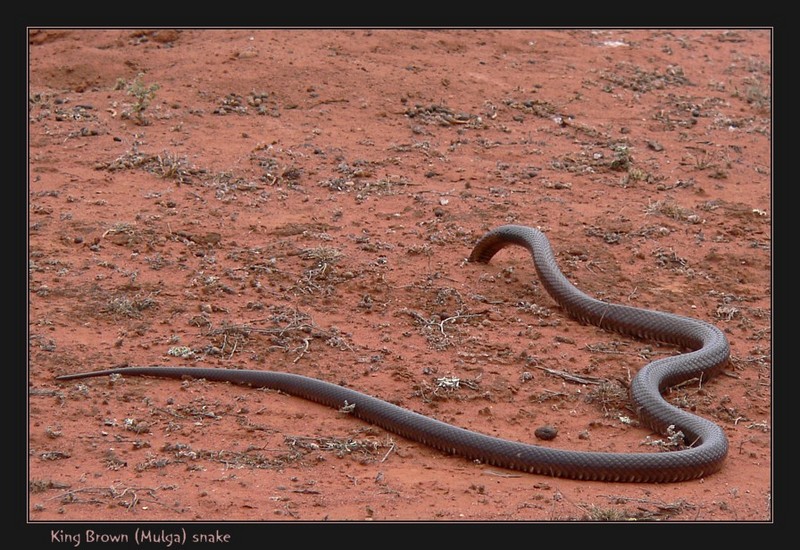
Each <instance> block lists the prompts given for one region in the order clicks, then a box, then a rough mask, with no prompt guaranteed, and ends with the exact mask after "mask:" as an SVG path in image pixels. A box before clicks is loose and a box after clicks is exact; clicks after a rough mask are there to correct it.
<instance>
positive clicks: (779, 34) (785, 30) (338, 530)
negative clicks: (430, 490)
mask: <svg viewBox="0 0 800 550" xmlns="http://www.w3.org/2000/svg"><path fill="white" fill-rule="evenodd" d="M128 7H129V8H130V11H131V12H133V11H137V12H139V13H144V14H145V16H141V17H139V19H146V18H147V17H146V14H147V13H155V12H157V11H158V10H155V11H153V10H143V9H142V7H141V6H138V7H137V8H136V10H134V9H133V6H128ZM266 7H267V8H268V6H266ZM650 7H651V8H653V7H654V6H652V5H651V6H650ZM697 7H698V6H694V7H692V9H686V8H681V7H678V6H675V5H669V6H668V7H667V6H666V5H662V6H661V8H660V9H659V11H661V10H665V9H667V8H668V9H669V11H671V12H673V13H686V14H692V15H694V14H695V8H697ZM397 8H398V11H401V10H402V11H412V10H414V7H413V6H408V5H398V6H397ZM489 8H490V7H487V6H484V7H483V8H482V9H481V11H489ZM40 9H42V10H43V11H44V9H45V8H44V7H41V8H40ZM70 9H71V11H72V12H73V13H75V12H77V11H81V9H80V8H79V7H77V6H72V7H71V8H70ZM92 9H93V10H95V11H96V10H98V8H92ZM179 9H181V10H182V11H184V10H186V9H187V8H179ZM241 9H242V10H245V9H251V8H246V7H244V6H241ZM344 9H345V8H343V7H341V6H339V7H338V8H331V11H339V13H337V14H335V15H334V16H333V17H330V16H328V15H327V14H322V13H319V10H317V8H316V7H314V8H312V7H311V6H309V7H308V12H309V13H307V14H304V15H302V16H294V17H291V16H290V17H288V18H286V17H283V16H282V17H281V20H280V23H281V24H280V26H281V27H286V26H298V27H304V28H306V27H332V26H343V27H376V26H377V27H389V28H401V27H403V28H405V27H463V26H466V27H480V28H497V27H501V28H513V27H519V28H529V27H539V26H546V27H556V28H557V27H563V28H575V27H584V26H589V27H637V28H651V27H652V28H656V27H659V28H660V27H664V26H678V27H681V26H682V27H692V28H695V27H704V26H712V27H728V26H732V27H747V28H750V27H760V28H764V27H766V28H770V29H772V32H773V96H772V97H773V105H772V119H773V135H772V139H773V141H772V143H773V149H772V153H773V159H772V160H773V164H772V206H773V210H772V220H773V224H772V245H773V249H772V266H771V270H772V306H773V310H772V314H773V324H772V326H773V334H772V338H773V347H772V349H773V352H772V353H773V373H772V384H773V394H772V398H773V406H772V415H773V418H772V430H773V431H772V436H773V457H772V469H773V502H772V521H768V522H754V523H748V522H735V523H731V522H720V523H712V524H709V523H698V524H691V523H677V522H675V523H673V522H666V523H665V526H667V525H669V526H671V527H676V528H677V527H680V528H681V529H682V530H683V529H685V530H687V534H690V533H689V530H692V529H700V530H701V531H706V530H710V529H716V532H714V533H708V534H709V535H712V536H714V537H715V539H714V541H715V543H724V542H726V541H728V540H735V541H738V542H740V543H741V542H746V541H747V540H748V539H749V537H750V536H753V541H754V542H755V541H756V540H758V541H759V542H760V543H761V544H763V543H764V542H767V540H765V539H764V535H765V534H766V533H765V532H764V529H763V528H770V530H771V531H772V530H773V529H775V530H777V529H781V530H783V529H787V530H788V526H787V525H786V521H787V517H788V516H790V515H791V508H790V506H791V502H790V501H789V500H788V499H789V495H787V493H789V491H791V489H789V485H788V483H787V482H786V481H785V480H784V477H786V476H785V473H786V464H785V461H784V458H786V457H787V456H788V455H787V453H789V452H791V448H788V447H787V446H786V445H785V441H784V438H782V437H780V435H781V432H783V430H784V424H786V429H787V430H791V428H790V426H791V425H792V418H791V415H792V414H793V413H792V410H791V409H789V405H788V403H790V400H791V399H792V393H791V392H796V391H797V389H796V386H795V384H793V383H791V382H790V381H788V380H787V379H786V375H787V374H790V375H794V373H795V371H796V368H795V367H793V366H792V365H790V364H787V363H785V362H782V361H781V359H782V358H784V357H786V356H787V354H786V353H783V352H784V351H786V349H785V340H784V339H783V338H781V335H782V332H781V331H777V330H774V329H775V328H776V327H779V326H780V328H788V327H787V325H786V324H783V325H781V324H780V323H779V322H778V319H780V318H781V317H783V314H784V311H786V310H788V309H789V307H788V303H787V302H788V300H787V299H786V298H784V296H785V295H784V293H783V292H784V291H785V290H786V278H787V277H788V273H789V272H788V270H789V269H791V268H792V266H791V265H783V264H782V263H781V262H780V258H781V256H780V254H779V253H778V250H779V249H780V248H781V247H782V246H784V239H781V238H776V237H778V236H779V235H781V234H782V235H788V231H790V230H791V228H790V227H788V226H786V224H785V221H784V220H786V219H787V216H786V215H785V213H784V211H785V210H786V209H788V208H791V207H792V206H794V205H793V203H792V202H790V201H792V197H791V196H789V197H786V196H784V194H785V193H784V191H786V190H789V189H791V188H792V186H793V184H794V181H793V180H794V177H793V176H794V174H792V173H790V172H789V170H788V169H786V168H787V167H786V164H787V162H786V159H787V158H788V156H789V155H790V154H791V153H790V152H789V151H788V147H789V144H791V134H790V133H788V131H789V130H790V129H791V128H792V121H793V120H794V117H792V116H791V111H792V108H791V107H792V105H791V100H789V99H788V98H790V97H791V94H790V92H789V90H788V87H789V86H790V85H791V84H792V82H791V76H789V75H790V74H791V73H790V72H789V71H782V70H780V69H782V68H783V66H784V64H785V63H790V62H791V61H790V60H791V59H792V58H791V57H789V56H790V52H791V51H792V50H794V49H796V47H794V45H793V43H794V40H792V38H793V36H792V34H791V33H792V32H794V30H793V29H791V28H789V27H788V25H778V24H776V23H775V20H774V19H776V18H774V17H770V16H763V17H759V16H755V17H752V18H751V20H750V21H747V22H742V21H736V22H733V21H731V19H732V17H731V16H726V15H725V14H724V13H723V14H717V15H718V16H716V15H712V16H711V17H710V18H708V17H707V18H706V20H707V23H706V25H703V24H698V23H697V22H692V23H688V24H687V23H684V24H683V25H675V24H674V23H669V22H667V23H665V22H664V21H651V22H649V23H644V24H643V23H642V21H641V18H640V17H638V12H637V11H636V10H634V11H626V8H624V7H623V6H621V5H614V6H611V5H607V6H605V8H604V10H613V11H615V12H617V13H614V14H613V15H614V16H615V17H617V16H619V17H617V19H616V20H615V21H614V22H613V24H608V23H606V24H598V23H597V18H596V17H595V16H594V15H593V14H585V15H582V14H580V13H576V12H581V11H582V8H579V7H578V6H577V5H575V6H572V8H571V9H569V10H564V11H568V12H569V13H567V14H565V15H561V16H558V17H556V20H557V21H558V19H559V17H560V18H561V22H560V23H559V22H556V23H555V24H553V21H552V19H553V18H552V17H550V18H548V21H544V20H543V19H542V18H541V17H539V16H537V15H536V13H535V11H536V7H535V6H530V7H529V8H528V9H527V10H526V12H525V13H524V14H523V15H521V16H520V17H513V16H512V18H511V19H512V20H515V21H518V22H516V23H511V24H509V21H508V19H509V17H508V14H512V15H513V14H514V13H515V12H517V13H519V11H520V7H514V6H506V7H505V9H504V10H503V9H501V7H500V6H495V7H491V9H492V10H493V11H495V13H494V14H491V13H482V14H481V16H480V17H475V16H474V15H468V16H459V14H458V11H459V9H463V8H452V9H449V10H447V11H449V12H451V13H450V14H449V15H447V16H444V17H439V19H438V22H437V21H433V22H430V18H429V17H428V15H426V16H425V17H426V18H428V20H429V21H428V22H427V23H424V24H420V23H419V22H417V23H416V24H415V23H407V24H395V23H393V24H386V23H380V22H376V21H374V19H375V17H374V16H369V15H366V16H363V17H361V18H359V17H357V16H356V17H350V19H349V20H348V22H347V24H345V25H333V24H332V21H336V20H337V18H339V17H341V10H344ZM498 10H499V11H498ZM267 11H268V9H267ZM715 11H721V10H720V8H715ZM311 12H317V13H316V15H314V13H311ZM240 13H244V12H240ZM416 13H420V12H416ZM126 15H127V14H126ZM130 15H132V16H133V17H130V18H126V19H125V21H124V23H122V24H120V23H119V22H117V23H109V22H104V23H103V24H97V23H93V24H91V25H90V26H103V27H106V26H110V27H117V26H120V27H126V28H127V27H152V26H159V27H161V26H171V25H169V24H165V23H163V22H162V23H159V24H158V25H153V24H152V21H144V20H141V21H137V17H136V14H134V13H131V14H130ZM348 17H349V16H348ZM73 18H74V17H73ZM56 19H58V21H56ZM67 19H68V18H67ZM370 19H372V20H370ZM465 19H469V20H470V21H469V22H466V21H465ZM633 19H636V21H633ZM667 19H669V18H667ZM784 19H785V20H786V21H788V20H789V18H788V16H787V17H785V18H784ZM540 21H541V22H540ZM523 22H527V23H528V24H523ZM15 23H17V24H16V25H15V27H14V28H13V29H11V30H10V31H9V29H6V31H7V32H6V33H4V40H7V41H9V42H10V45H11V48H10V50H9V49H7V50H6V51H11V52H12V58H13V61H12V62H14V63H19V66H15V67H14V69H15V70H18V71H19V72H17V73H16V74H17V75H20V77H19V78H14V83H18V85H17V86H14V88H15V89H14V100H15V101H14V102H13V105H14V108H13V109H12V112H13V113H14V115H15V122H18V124H19V126H20V127H21V128H20V134H16V135H15V137H14V138H12V139H11V140H10V141H11V142H12V143H13V144H15V145H16V148H18V149H19V151H16V150H14V153H15V154H14V155H13V157H12V158H13V159H14V160H16V161H17V162H15V163H14V167H15V168H14V170H13V172H12V173H13V174H14V177H13V179H12V180H11V182H9V183H10V185H7V187H6V189H7V190H8V189H9V188H10V189H11V193H12V196H13V198H12V201H6V202H7V203H8V202H10V203H11V204H12V205H13V210H12V215H11V219H12V220H13V222H14V224H15V225H14V231H12V236H13V239H12V242H13V244H14V245H15V247H19V248H20V252H19V253H20V255H21V256H23V258H22V261H21V262H19V263H17V262H14V261H12V263H11V265H12V269H10V270H9V271H11V272H12V278H13V286H12V292H8V289H7V290H6V292H7V294H6V296H7V298H10V302H11V308H12V310H13V311H14V313H15V314H16V313H17V312H19V314H20V317H22V322H21V323H20V324H19V325H17V324H16V323H12V327H13V328H12V330H13V331H14V332H13V333H12V334H13V335H12V341H13V342H14V343H20V344H21V345H20V346H19V347H17V346H16V345H15V346H13V351H14V358H15V359H16V357H17V355H19V357H20V360H19V362H17V361H16V360H14V361H13V362H12V363H11V370H12V373H11V375H12V383H11V384H7V385H5V388H6V391H10V393H11V395H10V396H8V395H6V399H5V400H4V401H5V403H6V404H10V406H11V408H12V413H13V414H12V418H14V419H15V422H14V428H15V429H16V430H18V431H17V432H16V433H15V435H16V438H15V439H14V443H15V444H12V448H13V449H14V451H13V452H12V456H13V466H14V470H13V472H11V473H10V475H9V473H8V472H7V473H6V479H9V477H10V478H11V479H12V480H16V483H12V486H13V490H14V491H15V492H16V491H17V490H18V491H19V494H17V495H14V494H12V495H9V496H10V497H11V498H9V499H8V501H9V504H10V506H11V508H12V510H11V511H10V513H9V511H8V509H7V510H6V514H7V516H6V517H7V518H8V519H11V521H7V522H5V523H6V525H7V526H9V527H11V531H12V532H11V533H10V534H11V535H12V537H11V540H12V541H13V540H20V539H19V538H17V537H14V535H16V534H17V532H20V534H23V535H24V536H25V539H23V540H25V542H26V543H27V544H33V545H34V546H35V547H39V546H41V545H45V544H47V543H48V542H50V539H51V535H50V533H51V530H53V529H64V530H65V531H67V532H76V531H80V532H83V531H84V530H85V529H94V530H95V531H96V532H98V533H101V532H108V533H121V532H127V533H129V535H130V537H131V540H132V539H133V533H134V530H135V528H136V527H137V524H133V523H131V524H127V523H115V522H104V523H100V524H96V525H92V524H86V523H82V522H65V523H58V522H30V521H29V519H28V513H29V511H28V508H27V506H25V505H23V504H22V503H25V504H27V502H28V479H27V473H28V470H27V460H28V456H27V450H28V446H27V443H28V442H27V428H28V425H27V393H28V380H27V329H28V325H27V323H28V316H27V306H28V303H27V302H28V300H27V293H28V285H27V283H28V270H27V259H28V254H27V253H28V240H27V228H28V215H27V213H28V202H27V201H28V195H27V191H28V182H29V179H28V166H27V158H28V148H27V145H28V142H27V132H28V114H27V101H28V98H27V81H28V79H27V70H28V59H27V48H28V28H29V27H39V26H55V27H59V26H64V27H75V26H77V27H81V26H84V25H85V24H86V23H85V22H83V23H81V22H74V21H73V22H71V23H65V20H64V18H59V17H52V16H49V15H45V14H42V15H41V16H36V17H33V18H29V20H27V21H19V22H17V21H15ZM232 23H233V24H232V25H231V26H236V27H237V28H239V25H236V24H235V22H232ZM467 23H468V24H467ZM544 23H547V24H546V25H544ZM179 26H184V25H180V24H179ZM198 26H201V27H208V26H212V27H217V26H221V27H224V26H225V25H224V24H222V23H221V22H220V19H218V18H212V19H210V22H209V24H206V25H198ZM267 26H269V25H267ZM241 28H245V27H241ZM9 39H10V40H9ZM22 75H24V76H22ZM784 98H786V99H784ZM23 105H25V107H24V108H23V107H22V106H23ZM19 135H23V136H25V139H24V140H23V139H19V138H18V136H19ZM780 136H784V139H780ZM16 148H15V149H16ZM781 153H783V154H781ZM23 178H24V181H25V185H20V184H21V182H22V181H21V180H23ZM777 182H780V184H779V183H777ZM781 199H782V200H781ZM17 201H19V202H17ZM23 209H24V210H23ZM23 211H24V212H25V215H24V216H23V215H20V212H23ZM17 222H19V224H20V225H19V226H17V225H16V223H17ZM18 228H19V229H18ZM20 229H21V230H20ZM18 230H20V231H19V235H18V234H17V231H18ZM15 252H16V251H15ZM15 289H19V290H15ZM777 296H781V301H780V302H779V301H778V300H776V297H777ZM16 331H19V332H20V333H21V334H19V335H17V334H16ZM17 350H20V351H21V353H19V354H17ZM789 433H791V432H790V431H789ZM790 467H791V466H790ZM9 515H10V518H9V517H8V516H9ZM546 525H547V528H556V529H558V528H566V529H570V531H569V532H563V533H562V534H564V535H565V536H568V537H569V538H566V539H563V542H562V543H566V544H568V545H570V546H572V545H573V544H575V543H578V544H581V545H583V544H591V541H590V539H589V537H591V535H592V534H591V532H590V531H588V529H594V528H603V529H609V528H610V529H617V528H620V529H621V528H624V527H623V526H620V525H618V524H604V523H601V524H597V523H591V524H589V523H580V524H562V523H552V524H546ZM637 525H639V526H640V527H641V528H650V527H653V526H654V525H656V524H651V523H645V524H637ZM645 526H647V527H645ZM147 527H148V528H149V529H150V530H152V531H158V530H160V529H161V528H163V529H164V530H165V531H167V532H175V531H177V530H179V529H180V528H185V529H186V531H187V533H188V534H190V535H191V534H192V533H199V532H209V531H212V532H213V531H214V530H215V529H219V530H220V531H221V532H225V533H229V534H230V535H231V536H232V538H233V540H232V541H231V542H230V543H227V544H225V543H223V544H216V545H209V546H216V547H226V548H231V547H238V546H244V547H250V546H255V544H258V545H259V546H263V545H267V546H269V545H278V544H286V542H287V540H286V539H281V538H275V537H274V535H278V536H279V537H280V536H281V535H289V534H293V535H295V537H296V538H292V539H290V542H289V543H290V544H292V543H294V544H298V543H299V544H302V545H303V546H306V545H310V544H315V543H319V544H327V545H330V544H336V545H337V546H338V545H351V544H359V545H360V544H367V545H370V546H372V545H382V544H385V542H386V539H385V538H384V536H385V534H386V533H385V532H384V531H385V530H386V529H389V530H392V529H398V530H399V529H402V530H403V531H402V533H403V539H402V540H403V541H404V542H403V543H401V544H408V543H411V544H419V543H423V544H424V542H428V541H431V542H433V543H436V544H441V542H442V541H440V540H439V539H433V540H431V539H428V538H421V539H418V538H417V537H418V536H419V535H420V534H422V535H423V536H426V535H427V534H429V533H430V534H432V535H434V536H447V537H448V538H447V539H445V540H446V542H447V543H459V542H461V541H465V542H469V541H470V539H474V537H475V536H476V535H478V532H477V531H475V529H484V528H492V529H493V528H502V529H503V530H504V531H503V534H504V535H505V534H506V530H508V532H507V534H509V535H512V536H513V535H529V536H530V537H531V538H526V539H524V540H523V539H520V540H517V539H509V538H503V539H499V540H497V541H496V543H497V542H499V543H500V544H517V543H519V542H523V543H528V544H535V543H537V542H538V543H539V544H542V543H544V544H547V543H548V541H547V540H542V538H541V537H536V535H537V534H541V533H542V531H540V529H541V528H542V527H545V524H543V523H518V522H509V523H505V522H498V523H493V522H485V523H484V522H476V523H473V522H465V523H449V522H442V523H416V522H396V523H388V524H387V523H381V522H376V523H369V522H352V523H339V522H332V523H330V524H326V523H320V522H311V523H309V522H291V523H267V524H264V523H261V522H252V523H251V522H247V523H237V522H225V523H214V522H208V523H206V522H191V523H182V522H164V523H147ZM408 527H413V528H414V532H413V533H412V532H409V531H408ZM298 529H299V531H298ZM351 529H352V531H351ZM361 529H380V532H377V531H375V532H372V531H368V532H360V530H361ZM417 529H421V533H418V532H416V531H417ZM290 530H291V531H290ZM551 534H552V533H551ZM609 534H610V533H609ZM691 534H693V533H691ZM698 534H700V532H698ZM770 534H771V533H770ZM486 535H487V536H492V535H494V533H491V532H490V531H487V532H486ZM627 535H628V536H631V537H632V538H631V541H632V542H633V541H635V540H636V539H633V537H634V536H635V537H641V536H642V535H643V533H641V532H637V533H628V534H627ZM344 537H346V538H344ZM352 537H358V538H352ZM755 537H758V538H757V539H756V538H755ZM477 540H478V541H480V540H481V539H480V538H478V539H477ZM515 540H517V542H514V541H515ZM605 540H606V541H608V542H609V543H611V544H614V545H618V544H620V543H624V541H625V539H615V538H607V539H605ZM639 541H640V543H646V542H647V541H646V540H642V539H639ZM673 542H674V543H675V544H681V545H683V544H692V543H693V542H690V541H689V540H685V539H683V540H681V541H673ZM84 544H85V545H86V546H89V544H86V543H84ZM131 545H133V543H131ZM94 546H98V545H97V544H95V545H94ZM120 546H122V545H121V544H114V545H113V547H115V548H119V547H120ZM176 546H178V545H176ZM99 547H106V545H99Z"/></svg>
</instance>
